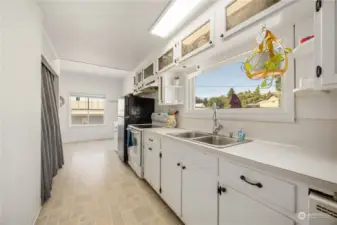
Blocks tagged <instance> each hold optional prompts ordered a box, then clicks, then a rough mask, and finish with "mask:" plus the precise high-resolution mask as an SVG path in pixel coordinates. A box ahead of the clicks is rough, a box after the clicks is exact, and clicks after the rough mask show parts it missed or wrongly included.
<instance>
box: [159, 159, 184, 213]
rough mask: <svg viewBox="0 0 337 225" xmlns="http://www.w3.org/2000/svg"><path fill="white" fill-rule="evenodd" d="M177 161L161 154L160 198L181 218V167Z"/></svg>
mask: <svg viewBox="0 0 337 225" xmlns="http://www.w3.org/2000/svg"><path fill="white" fill-rule="evenodd" d="M179 163H180V162H179V160H178V159H177V158H176V157H174V156H172V155H170V154H165V153H163V156H162V159H161V188H162V193H161V195H162V198H163V199H164V200H165V202H166V203H167V204H168V205H169V206H170V208H171V209H172V210H173V211H174V212H175V213H176V214H177V215H178V216H181V167H180V166H179Z"/></svg>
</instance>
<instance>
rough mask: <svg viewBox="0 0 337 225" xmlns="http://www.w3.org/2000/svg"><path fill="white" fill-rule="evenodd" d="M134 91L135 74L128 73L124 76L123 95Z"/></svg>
mask: <svg viewBox="0 0 337 225" xmlns="http://www.w3.org/2000/svg"><path fill="white" fill-rule="evenodd" d="M130 93H133V75H126V76H125V77H124V78H123V95H127V94H130Z"/></svg>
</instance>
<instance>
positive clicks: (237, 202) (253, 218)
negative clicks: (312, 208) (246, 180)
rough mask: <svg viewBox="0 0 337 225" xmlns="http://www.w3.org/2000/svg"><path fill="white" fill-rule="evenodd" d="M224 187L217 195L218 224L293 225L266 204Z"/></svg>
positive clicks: (292, 222)
mask: <svg viewBox="0 0 337 225" xmlns="http://www.w3.org/2000/svg"><path fill="white" fill-rule="evenodd" d="M223 187H224V186H223ZM225 188H226V191H225V192H222V194H221V195H219V225H248V224H249V225H270V224H273V225H294V221H292V220H291V219H289V218H287V217H285V216H283V215H281V214H279V213H278V212H276V211H274V210H272V209H270V208H268V207H267V206H264V205H262V204H261V203H259V202H257V201H254V200H252V199H251V198H249V197H247V196H245V195H243V194H241V193H239V192H237V191H235V190H233V189H231V188H229V187H225Z"/></svg>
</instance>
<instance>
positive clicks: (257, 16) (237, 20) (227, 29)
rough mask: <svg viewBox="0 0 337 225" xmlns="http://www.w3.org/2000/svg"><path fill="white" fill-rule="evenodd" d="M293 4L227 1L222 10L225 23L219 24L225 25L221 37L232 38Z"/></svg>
mask: <svg viewBox="0 0 337 225" xmlns="http://www.w3.org/2000/svg"><path fill="white" fill-rule="evenodd" d="M291 2H292V1H289V0H251V1H241V0H234V1H226V2H225V4H224V5H223V8H222V9H221V10H222V15H223V17H222V19H223V22H220V23H219V24H223V28H222V32H221V34H220V37H221V38H226V37H228V36H231V35H232V34H234V33H236V32H238V31H240V30H242V29H244V28H245V27H248V26H249V25H252V24H253V23H255V22H257V21H260V20H261V19H263V18H264V17H266V16H268V15H270V14H272V13H274V12H275V11H277V10H278V9H280V8H282V7H284V6H285V5H286V4H289V3H291Z"/></svg>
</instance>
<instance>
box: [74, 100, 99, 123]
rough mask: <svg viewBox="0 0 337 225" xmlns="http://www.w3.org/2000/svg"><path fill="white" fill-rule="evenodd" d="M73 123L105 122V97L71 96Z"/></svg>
mask: <svg viewBox="0 0 337 225" xmlns="http://www.w3.org/2000/svg"><path fill="white" fill-rule="evenodd" d="M70 105H71V125H100V124H104V109H105V98H102V97H90V96H76V95H71V96H70Z"/></svg>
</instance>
